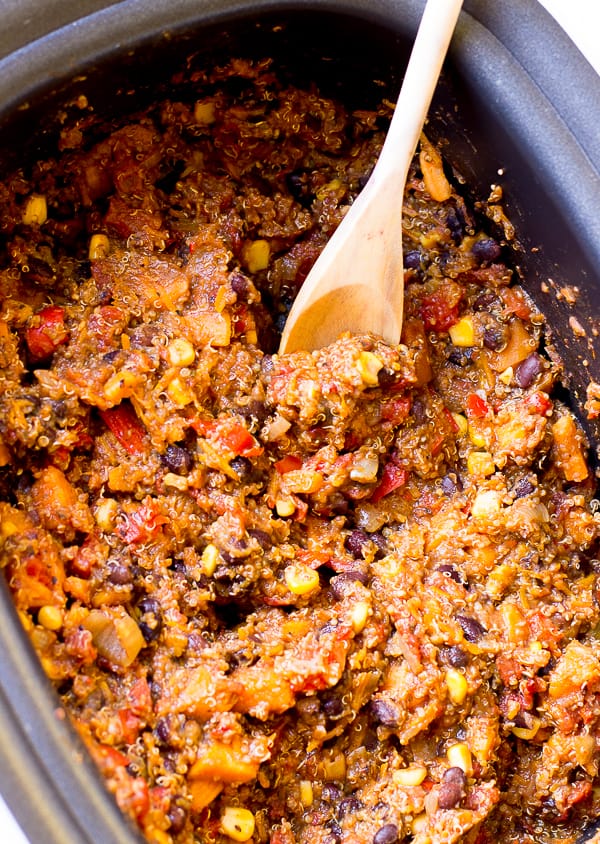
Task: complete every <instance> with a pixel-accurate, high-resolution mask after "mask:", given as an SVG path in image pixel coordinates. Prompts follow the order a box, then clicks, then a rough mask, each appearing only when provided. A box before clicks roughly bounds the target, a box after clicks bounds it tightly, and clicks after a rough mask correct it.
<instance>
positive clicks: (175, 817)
mask: <svg viewBox="0 0 600 844" xmlns="http://www.w3.org/2000/svg"><path fill="white" fill-rule="evenodd" d="M167 817H168V819H169V823H170V826H169V832H170V833H171V834H172V835H178V834H179V833H180V832H183V829H184V827H185V822H186V820H187V812H186V810H185V809H184V808H183V806H177V805H176V804H175V805H173V804H171V806H170V808H169V811H168V812H167Z"/></svg>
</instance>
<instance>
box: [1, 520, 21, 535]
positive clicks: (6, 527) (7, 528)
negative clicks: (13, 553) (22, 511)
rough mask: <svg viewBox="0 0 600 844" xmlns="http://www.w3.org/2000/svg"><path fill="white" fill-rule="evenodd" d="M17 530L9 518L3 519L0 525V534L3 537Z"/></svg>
mask: <svg viewBox="0 0 600 844" xmlns="http://www.w3.org/2000/svg"><path fill="white" fill-rule="evenodd" d="M18 530H19V528H18V527H17V525H16V524H15V523H14V522H11V520H10V519H4V520H3V521H2V524H1V525H0V533H1V534H2V537H3V539H7V538H8V537H9V536H13V534H15V533H17V532H18Z"/></svg>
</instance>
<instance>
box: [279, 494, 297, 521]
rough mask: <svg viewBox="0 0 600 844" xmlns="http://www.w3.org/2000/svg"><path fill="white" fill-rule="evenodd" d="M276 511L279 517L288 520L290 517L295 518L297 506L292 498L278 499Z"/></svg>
mask: <svg viewBox="0 0 600 844" xmlns="http://www.w3.org/2000/svg"><path fill="white" fill-rule="evenodd" d="M275 510H276V512H277V515H278V516H280V517H281V518H282V519H286V518H287V517H288V516H293V514H294V513H295V512H296V505H295V504H294V502H293V500H292V499H291V498H278V499H277V501H276V502H275Z"/></svg>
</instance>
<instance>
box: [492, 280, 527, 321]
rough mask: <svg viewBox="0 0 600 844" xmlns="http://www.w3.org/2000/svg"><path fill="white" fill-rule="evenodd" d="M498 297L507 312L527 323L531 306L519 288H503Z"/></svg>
mask: <svg viewBox="0 0 600 844" xmlns="http://www.w3.org/2000/svg"><path fill="white" fill-rule="evenodd" d="M500 296H501V297H502V300H503V302H504V304H505V306H506V309H507V310H508V311H511V313H513V314H514V315H515V316H518V317H519V319H523V320H525V321H529V320H530V319H531V305H530V304H529V302H528V301H527V298H526V297H525V293H524V291H523V289H522V288H521V287H503V288H501V290H500Z"/></svg>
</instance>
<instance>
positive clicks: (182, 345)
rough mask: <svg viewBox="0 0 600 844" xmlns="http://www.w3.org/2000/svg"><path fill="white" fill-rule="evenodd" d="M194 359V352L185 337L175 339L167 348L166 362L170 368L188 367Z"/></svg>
mask: <svg viewBox="0 0 600 844" xmlns="http://www.w3.org/2000/svg"><path fill="white" fill-rule="evenodd" d="M195 359H196V351H195V349H194V347H193V346H192V344H191V343H190V341H189V340H186V338H185V337H176V338H175V339H174V340H171V342H170V343H169V345H168V346H167V360H168V362H169V363H170V365H171V366H190V364H192V363H193V362H194V360H195Z"/></svg>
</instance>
